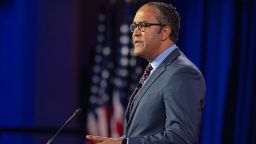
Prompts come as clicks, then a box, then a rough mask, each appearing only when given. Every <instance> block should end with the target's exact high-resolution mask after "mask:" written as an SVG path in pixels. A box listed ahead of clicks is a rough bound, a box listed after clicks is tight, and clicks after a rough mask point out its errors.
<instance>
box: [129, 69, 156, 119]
mask: <svg viewBox="0 0 256 144" xmlns="http://www.w3.org/2000/svg"><path fill="white" fill-rule="evenodd" d="M152 69H153V67H152V66H151V65H150V64H148V66H147V67H146V69H145V71H144V73H143V75H142V78H141V80H140V84H141V85H142V86H143V85H144V83H145V81H146V80H147V79H148V77H149V75H150V71H151V70H152ZM138 93H139V90H137V92H136V94H134V96H133V98H132V100H131V105H130V106H129V108H128V110H129V111H128V112H129V113H128V114H129V115H128V116H129V118H130V116H131V112H132V109H133V105H134V103H135V100H136V98H137V97H138Z"/></svg>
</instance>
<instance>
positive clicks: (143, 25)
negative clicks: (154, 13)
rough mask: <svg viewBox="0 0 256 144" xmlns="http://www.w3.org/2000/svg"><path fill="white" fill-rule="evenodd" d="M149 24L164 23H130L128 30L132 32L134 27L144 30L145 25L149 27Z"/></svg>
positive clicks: (159, 24) (158, 24)
mask: <svg viewBox="0 0 256 144" xmlns="http://www.w3.org/2000/svg"><path fill="white" fill-rule="evenodd" d="M151 26H160V27H163V26H166V25H165V24H161V23H147V22H140V23H137V24H136V23H132V24H131V25H130V31H131V32H132V33H133V32H134V30H135V29H136V28H138V29H139V30H140V31H141V32H145V31H146V28H147V27H151Z"/></svg>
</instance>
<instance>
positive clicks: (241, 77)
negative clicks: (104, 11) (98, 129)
mask: <svg viewBox="0 0 256 144" xmlns="http://www.w3.org/2000/svg"><path fill="white" fill-rule="evenodd" d="M143 2H146V1H139V2H138V5H139V4H141V3H143ZM165 2H171V3H173V4H174V5H175V6H176V7H177V9H178V11H179V12H180V15H181V31H180V37H179V42H178V46H179V47H180V49H181V50H183V52H184V53H185V54H186V55H187V56H188V57H189V58H190V59H191V60H192V61H193V62H195V63H196V64H197V65H198V67H199V68H200V69H201V70H202V72H203V75H204V76H205V80H206V86H207V95H206V104H205V106H206V107H205V111H204V115H203V123H202V132H201V143H202V144H220V143H224V144H226V143H233V144H247V143H248V144H255V143H256V105H255V104H254V103H255V102H256V90H255V88H256V87H255V85H254V84H255V83H256V74H255V73H256V58H255V57H256V52H255V50H256V42H255V41H256V36H255V34H256V29H255V26H256V1H255V0H207V1H206V0H193V1H192V0H191V1H190V0H167V1H165ZM99 3H100V0H99V1H93V2H92V1H91V2H90V4H89V2H88V3H87V2H83V0H79V1H78V2H77V3H76V4H74V3H71V2H70V1H69V0H63V1H58V0H51V1H50V0H48V1H47V0H0V144H16V143H28V144H32V143H33V138H34V136H35V134H34V133H31V134H29V135H26V134H24V133H22V132H21V131H19V132H17V131H15V129H14V131H13V132H11V133H10V129H8V128H19V127H22V128H25V129H26V128H31V127H32V128H34V127H35V128H37V127H43V128H49V125H50V126H52V127H55V126H56V127H57V126H58V125H60V123H62V122H63V121H64V119H65V118H66V117H67V115H68V114H70V113H71V112H72V111H73V108H74V107H76V106H77V105H78V103H79V102H77V99H80V100H86V99H87V98H82V97H85V95H86V96H88V95H89V94H88V92H82V94H84V95H80V98H77V97H79V94H78V93H79V89H76V87H79V86H80V85H81V84H84V83H87V82H84V83H79V80H75V79H79V78H83V80H88V79H89V78H84V77H90V75H89V74H88V73H87V75H86V74H84V75H82V74H81V73H83V72H84V71H88V70H90V68H91V66H92V65H93V64H92V63H91V62H92V61H91V59H90V58H91V56H90V55H89V52H90V51H91V49H92V48H94V47H95V46H94V45H93V43H92V41H93V40H94V39H95V37H96V36H95V33H96V18H94V17H92V15H93V16H95V17H97V14H95V13H96V12H97V9H99ZM88 5H89V6H88ZM76 9H79V11H76ZM120 11H121V10H120ZM83 13H84V14H83ZM117 13H119V11H117ZM83 16H85V17H83ZM86 16H87V17H86ZM48 17H50V18H48ZM76 18H77V19H76ZM86 18H87V19H86ZM89 18H90V20H88V19H89ZM81 19H83V20H81ZM113 19H116V20H118V18H113ZM52 21H54V22H52ZM56 22H57V24H56ZM80 22H81V23H83V24H84V25H81V24H79V23H80ZM75 23H78V24H75ZM45 25H46V26H45ZM76 26H77V27H76ZM70 27H72V28H70ZM85 30H88V31H87V32H85ZM76 33H78V34H76ZM81 33H82V34H81ZM85 35H86V36H85ZM76 38H77V39H78V41H76V40H75V39H76ZM81 39H82V40H81ZM80 49H83V50H80ZM77 57H78V58H77ZM42 58H44V59H46V60H45V61H44V60H42ZM63 61H64V62H63ZM49 66H50V67H49ZM82 70H83V72H79V71H82ZM52 73H54V74H52ZM49 77H50V80H48V79H49ZM56 77H57V79H56V81H55V78H56ZM65 84H66V85H65ZM68 84H69V85H68ZM84 85H86V84H84ZM80 87H81V86H80ZM85 89H86V88H85ZM45 91H47V92H46V94H44V93H45ZM60 99H61V100H60ZM49 100H51V101H50V104H49ZM56 103H57V104H58V107H57V109H56ZM85 104H86V103H85ZM84 108H86V106H84ZM51 110H55V112H52V111H51ZM57 110H59V111H57ZM60 111H61V113H62V115H61V116H60V117H59V115H58V114H59V112H60ZM48 114H49V117H47V115H48ZM40 115H42V117H40ZM54 116H55V117H54ZM57 116H58V117H57ZM51 119H54V120H52V121H51ZM44 121H46V123H43V122H44ZM52 127H51V128H52ZM37 134H38V133H37ZM48 134H52V131H49V133H48ZM47 138H48V137H46V138H45V139H44V140H46V139H47Z"/></svg>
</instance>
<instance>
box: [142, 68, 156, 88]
mask: <svg viewBox="0 0 256 144" xmlns="http://www.w3.org/2000/svg"><path fill="white" fill-rule="evenodd" d="M152 69H153V67H152V66H151V65H150V64H148V66H147V67H146V69H145V71H144V73H143V76H142V80H141V82H140V83H141V84H142V85H143V84H144V82H145V81H146V80H147V78H148V77H149V75H150V71H151V70H152Z"/></svg>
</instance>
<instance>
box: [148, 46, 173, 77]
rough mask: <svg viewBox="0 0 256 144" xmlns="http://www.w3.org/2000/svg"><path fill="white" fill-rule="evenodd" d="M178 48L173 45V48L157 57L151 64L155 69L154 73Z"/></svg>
mask: <svg viewBox="0 0 256 144" xmlns="http://www.w3.org/2000/svg"><path fill="white" fill-rule="evenodd" d="M176 48H177V45H176V44H173V45H172V46H171V47H169V48H168V49H166V50H165V51H164V52H163V53H161V54H160V55H159V56H157V57H156V58H155V59H154V60H153V61H152V62H151V63H150V64H151V66H152V67H153V70H152V72H153V71H154V70H155V69H156V68H157V67H158V66H159V65H160V64H161V63H162V61H163V60H164V59H165V58H166V57H167V56H168V55H169V54H170V53H171V52H172V51H174V50H175V49H176Z"/></svg>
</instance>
